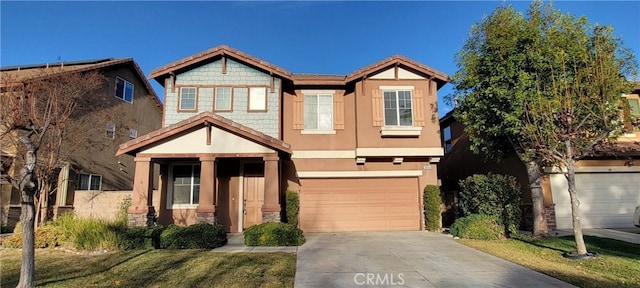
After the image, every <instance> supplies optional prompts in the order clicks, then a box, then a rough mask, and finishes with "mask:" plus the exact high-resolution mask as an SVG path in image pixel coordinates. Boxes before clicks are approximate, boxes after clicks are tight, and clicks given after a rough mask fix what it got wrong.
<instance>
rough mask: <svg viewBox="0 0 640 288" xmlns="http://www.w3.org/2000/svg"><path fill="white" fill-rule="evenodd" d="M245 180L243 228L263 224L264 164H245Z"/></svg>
mask: <svg viewBox="0 0 640 288" xmlns="http://www.w3.org/2000/svg"><path fill="white" fill-rule="evenodd" d="M243 178H244V183H243V184H244V185H243V187H244V189H243V190H244V195H243V196H244V197H243V199H244V203H243V207H244V217H243V228H245V229H246V228H249V227H251V226H253V225H257V224H261V223H262V205H263V204H264V164H263V163H245V164H244V166H243Z"/></svg>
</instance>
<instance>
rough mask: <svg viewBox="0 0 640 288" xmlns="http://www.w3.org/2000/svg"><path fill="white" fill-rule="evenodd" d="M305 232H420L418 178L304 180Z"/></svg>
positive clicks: (302, 222)
mask: <svg viewBox="0 0 640 288" xmlns="http://www.w3.org/2000/svg"><path fill="white" fill-rule="evenodd" d="M301 184H302V185H301V189H300V228H302V230H303V231H305V232H332V231H389V230H420V208H419V207H420V206H419V199H418V198H419V194H418V192H419V190H418V180H417V179H416V178H366V179H302V181H301Z"/></svg>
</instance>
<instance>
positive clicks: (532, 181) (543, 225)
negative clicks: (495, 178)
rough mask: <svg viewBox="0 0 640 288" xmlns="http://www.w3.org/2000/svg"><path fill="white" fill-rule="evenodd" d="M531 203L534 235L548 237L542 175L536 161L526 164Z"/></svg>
mask: <svg viewBox="0 0 640 288" xmlns="http://www.w3.org/2000/svg"><path fill="white" fill-rule="evenodd" d="M526 166H527V176H528V177H529V187H530V188H531V201H532V204H533V205H532V208H533V235H535V236H544V235H548V234H549V231H548V228H547V220H546V217H545V213H544V197H543V195H542V185H541V184H542V173H541V170H540V165H538V162H536V161H528V162H526Z"/></svg>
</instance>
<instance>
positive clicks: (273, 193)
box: [262, 155, 280, 223]
mask: <svg viewBox="0 0 640 288" xmlns="http://www.w3.org/2000/svg"><path fill="white" fill-rule="evenodd" d="M262 159H263V160H264V205H263V206H262V222H263V223H266V222H280V174H279V173H278V170H279V169H278V163H279V160H280V157H278V155H273V156H265V157H263V158H262Z"/></svg>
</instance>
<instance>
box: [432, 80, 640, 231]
mask: <svg viewBox="0 0 640 288" xmlns="http://www.w3.org/2000/svg"><path fill="white" fill-rule="evenodd" d="M639 94H640V86H637V87H636V88H635V89H634V91H633V92H632V93H631V94H628V95H623V96H622V97H623V99H622V100H623V101H624V102H626V103H627V104H628V105H625V106H627V107H626V108H625V109H624V111H622V115H623V119H624V123H625V124H624V130H625V133H624V134H623V135H622V136H621V137H619V138H618V139H617V142H616V147H615V149H614V150H615V151H599V153H598V154H599V155H598V156H594V157H589V158H585V159H583V160H580V161H578V162H577V163H576V187H577V189H578V197H579V199H580V213H581V219H582V220H581V224H582V227H583V228H627V227H633V222H632V220H633V217H632V216H633V212H634V209H635V207H636V206H637V205H640V165H638V163H640V131H639V130H638V125H631V122H632V121H637V120H638V119H640V109H639V107H638V106H639V104H638V102H639V101H640V97H639ZM634 119H635V120H634ZM440 127H441V130H442V135H443V143H445V156H444V157H443V158H442V160H441V162H440V166H439V167H438V168H439V170H438V174H439V175H440V177H441V178H442V191H444V193H445V195H446V197H445V198H446V199H448V201H447V202H448V204H449V205H448V207H449V208H450V209H448V211H447V212H446V213H445V215H446V217H445V219H446V221H445V224H449V225H450V224H451V223H452V222H453V221H454V220H455V205H454V203H455V195H456V192H457V190H458V189H459V186H458V181H459V180H460V179H464V178H466V177H467V176H469V175H472V174H485V173H487V172H493V173H500V174H509V175H513V176H515V177H517V178H518V181H519V182H520V185H521V190H522V192H523V212H524V214H523V218H524V219H523V222H522V228H523V229H526V230H531V229H532V225H533V224H532V223H533V222H532V219H531V218H532V217H533V216H532V215H533V214H532V212H531V203H532V201H531V190H530V188H529V181H528V178H527V172H526V169H525V166H524V164H523V163H522V162H521V161H520V160H519V159H518V158H517V157H516V156H511V157H509V158H507V159H504V160H502V161H500V162H495V161H487V160H485V156H484V155H476V154H473V153H472V152H471V151H470V150H469V145H470V143H469V137H468V135H467V134H466V133H465V132H464V131H463V130H464V126H463V125H462V124H461V123H460V122H458V121H456V119H455V117H454V116H453V111H452V112H449V113H447V115H446V116H444V117H442V118H441V119H440ZM634 129H635V130H634ZM542 188H543V196H544V207H545V214H546V217H547V225H548V226H549V228H550V229H571V228H572V227H573V224H572V221H571V219H572V218H571V205H570V200H569V193H568V192H567V180H566V178H565V176H564V174H562V173H560V171H559V170H558V169H551V168H545V175H544V176H543V183H542Z"/></svg>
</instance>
